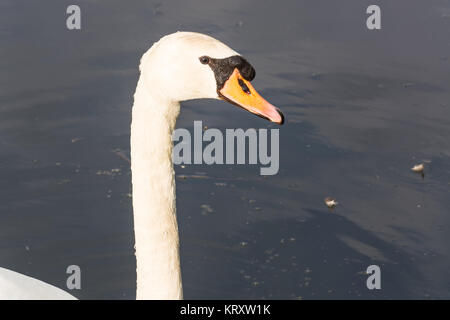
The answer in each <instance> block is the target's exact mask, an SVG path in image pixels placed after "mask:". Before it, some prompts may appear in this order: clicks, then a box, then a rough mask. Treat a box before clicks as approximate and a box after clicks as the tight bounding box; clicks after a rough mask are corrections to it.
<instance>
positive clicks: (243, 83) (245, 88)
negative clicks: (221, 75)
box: [238, 79, 251, 94]
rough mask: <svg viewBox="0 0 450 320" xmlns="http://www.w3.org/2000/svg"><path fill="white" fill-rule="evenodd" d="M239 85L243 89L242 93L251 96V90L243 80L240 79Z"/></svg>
mask: <svg viewBox="0 0 450 320" xmlns="http://www.w3.org/2000/svg"><path fill="white" fill-rule="evenodd" d="M238 83H239V85H240V86H241V88H242V91H244V92H245V93H247V94H251V92H250V89H249V88H248V87H247V85H246V84H245V82H244V81H243V80H242V79H238Z"/></svg>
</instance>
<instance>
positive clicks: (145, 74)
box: [0, 32, 283, 299]
mask: <svg viewBox="0 0 450 320" xmlns="http://www.w3.org/2000/svg"><path fill="white" fill-rule="evenodd" d="M139 69H140V72H141V75H140V78H139V81H138V84H137V87H136V92H135V94H134V105H133V111H132V123H131V170H132V184H133V211H134V230H135V241H136V244H135V249H136V264H137V270H136V272H137V291H136V298H137V299H182V298H183V291H182V282H181V271H180V258H179V240H178V225H177V219H176V207H175V179H174V170H173V165H172V156H171V155H172V132H173V130H174V127H175V123H176V119H177V116H178V114H179V112H180V101H185V100H191V99H200V98H212V99H223V100H226V101H228V102H231V103H232V104H235V105H238V106H239V107H241V108H244V109H246V110H248V111H250V112H252V113H254V114H256V115H258V116H260V117H263V118H266V119H268V120H270V121H273V122H276V123H279V124H282V123H283V115H282V114H281V112H280V111H279V110H278V109H277V108H275V107H274V106H272V105H271V104H269V103H268V102H267V101H266V100H264V99H263V98H262V97H261V96H260V95H259V94H258V93H257V92H256V91H255V89H254V88H253V87H252V85H251V84H250V81H251V80H252V79H253V78H254V76H255V71H254V69H253V67H252V66H251V65H250V64H249V63H248V62H247V61H246V60H245V59H244V58H242V57H241V56H240V55H239V54H238V53H237V52H235V51H233V50H232V49H230V48H229V47H227V46H226V45H224V44H223V43H221V42H220V41H218V40H216V39H214V38H212V37H209V36H206V35H203V34H199V33H192V32H177V33H174V34H171V35H168V36H165V37H163V38H162V39H161V40H159V41H158V42H156V43H155V44H154V45H153V46H152V47H151V48H150V49H149V50H148V51H147V52H146V53H145V54H144V55H143V57H142V59H141V63H140V67H139ZM5 270H6V269H0V298H3V299H5V298H14V299H20V298H27V299H29V298H38V299H39V298H54V299H63V298H73V297H72V296H70V295H69V294H67V293H66V295H64V294H62V293H61V292H63V291H62V290H60V289H57V288H55V287H53V286H50V285H46V284H44V283H43V282H40V281H39V280H35V279H31V278H28V277H26V276H23V275H19V274H16V273H13V272H11V271H8V270H6V271H5ZM26 278H28V279H26ZM44 286H46V287H44ZM21 293H23V295H22V294H21ZM63 293H64V292H63Z"/></svg>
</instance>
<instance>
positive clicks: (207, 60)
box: [200, 56, 209, 64]
mask: <svg viewBox="0 0 450 320" xmlns="http://www.w3.org/2000/svg"><path fill="white" fill-rule="evenodd" d="M200 62H201V63H203V64H208V63H209V57H207V56H203V57H200Z"/></svg>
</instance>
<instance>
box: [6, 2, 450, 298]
mask: <svg viewBox="0 0 450 320" xmlns="http://www.w3.org/2000/svg"><path fill="white" fill-rule="evenodd" d="M72 3H73V1H39V2H38V1H34V2H30V1H18V0H14V1H13V0H4V1H2V2H1V4H0V21H1V22H0V39H1V40H0V41H1V46H0V58H1V59H0V70H1V71H0V74H1V76H0V266H2V267H6V268H9V269H13V270H16V271H18V272H21V273H24V274H27V275H30V276H33V277H36V278H38V279H41V280H44V281H46V282H49V283H51V284H54V285H56V286H58V287H61V288H65V281H66V277H67V275H66V273H65V269H66V267H67V266H68V265H70V264H76V265H79V266H80V267H81V270H82V289H81V290H80V291H76V292H72V293H73V294H74V295H75V296H77V297H78V298H82V299H93V298H100V299H103V298H114V299H123V298H125V299H133V298H134V295H135V293H134V291H135V260H134V249H133V244H134V238H133V224H132V208H131V199H130V197H129V195H128V194H129V192H130V190H131V188H130V169H129V165H128V163H127V162H126V161H124V160H123V159H121V158H120V157H118V156H117V155H116V154H115V153H114V152H113V151H114V150H121V151H122V152H123V153H125V154H128V152H129V142H128V141H129V124H130V108H131V105H132V95H133V93H134V88H135V86H136V81H137V77H138V73H137V64H138V61H139V58H140V56H141V55H142V53H143V52H145V50H146V49H147V48H149V47H150V46H151V45H152V43H153V42H155V41H157V40H158V39H159V38H160V37H161V36H163V35H165V34H169V33H172V32H175V31H177V30H189V31H198V32H202V33H207V34H210V35H212V36H214V37H216V38H218V39H220V40H221V41H223V42H224V43H226V44H228V45H230V46H231V47H232V48H234V49H235V50H237V51H238V52H240V53H241V54H243V55H245V57H246V58H247V59H248V60H249V61H250V62H251V63H252V64H253V65H254V66H255V68H256V70H257V77H256V79H255V81H254V85H255V87H256V88H258V89H259V90H260V92H261V93H262V94H263V96H265V97H266V98H267V99H268V100H269V101H271V102H272V103H273V104H275V105H277V106H278V107H280V108H281V109H282V110H283V111H284V114H285V117H286V119H287V123H286V125H285V126H283V127H281V130H280V171H279V174H278V175H276V176H272V177H269V178H267V179H264V178H262V177H261V176H260V175H259V168H258V167H257V166H245V165H244V166H218V165H216V166H201V165H197V166H195V165H192V166H187V167H186V168H181V167H177V168H176V172H177V175H203V176H206V177H207V178H204V179H198V178H187V179H177V206H178V216H179V226H180V234H181V235H180V236H181V259H182V270H183V282H184V289H185V297H186V298H194V299H195V298H206V299H209V298H219V299H220V298H237V299H241V298H255V299H259V298H276V299H298V298H300V297H301V298H304V299H318V298H320V299H323V298H325V299H347V298H352V299H355V298H356V299H358V298H369V299H376V298H408V299H410V298H413V299H418V298H433V299H435V298H437V299H443V298H447V299H448V298H450V233H449V228H450V202H449V187H450V185H449V184H450V167H449V157H450V92H449V84H450V72H449V71H450V61H449V55H450V37H449V35H450V2H449V1H419V0H415V1H406V0H403V1H370V2H369V1H359V0H358V1H356V0H354V1H339V2H338V1H331V0H329V1H272V2H270V3H269V2H268V3H262V1H237V0H233V1H220V2H215V3H212V2H205V1H171V2H163V3H162V2H155V1H143V0H141V1H133V2H132V3H131V2H126V3H125V2H124V1H118V0H116V1H77V4H79V5H80V7H81V10H82V30H81V31H68V30H67V29H66V27H65V20H66V17H67V16H66V14H65V11H66V8H67V6H68V5H69V4H72ZM373 3H376V4H379V5H380V6H381V10H382V29H381V30H379V31H369V30H368V29H367V28H366V26H365V19H366V17H367V15H366V14H365V10H366V8H367V6H368V5H369V4H373ZM194 120H202V121H203V123H204V125H207V126H208V127H215V128H220V129H225V128H234V127H240V128H252V127H255V128H269V127H275V126H272V125H271V124H270V123H268V122H265V121H264V120H262V119H260V118H257V117H254V116H252V115H250V114H248V113H245V112H243V111H242V110H239V109H237V108H234V107H232V106H230V105H228V104H226V103H223V102H220V101H209V100H202V101H191V102H188V103H185V104H184V105H183V106H182V112H181V116H180V118H179V120H178V124H177V125H178V127H183V128H188V129H192V127H193V121H194ZM423 161H427V162H426V175H425V178H424V179H422V178H421V177H420V175H417V174H414V173H413V172H411V170H410V168H411V167H412V166H413V165H414V164H416V163H420V162H423ZM326 196H333V197H335V198H337V199H338V201H339V203H340V204H339V206H338V207H337V208H336V209H335V210H334V211H333V212H330V211H329V210H328V209H327V208H326V207H325V206H324V203H323V198H324V197H326ZM202 205H208V206H210V207H211V209H212V212H211V213H209V214H206V215H205V214H202V213H203V211H204V210H203V209H202ZM371 264H376V265H379V266H380V268H381V282H382V289H381V290H374V291H370V290H368V289H367V287H366V278H367V275H365V274H364V271H365V270H366V268H367V267H368V266H369V265H371Z"/></svg>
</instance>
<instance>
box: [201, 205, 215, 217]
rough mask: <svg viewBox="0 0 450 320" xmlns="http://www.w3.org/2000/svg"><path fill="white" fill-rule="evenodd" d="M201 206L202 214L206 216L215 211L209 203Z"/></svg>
mask: <svg viewBox="0 0 450 320" xmlns="http://www.w3.org/2000/svg"><path fill="white" fill-rule="evenodd" d="M200 208H201V209H202V215H204V216H206V215H207V214H210V213H212V212H213V209H212V208H211V206H210V205H209V204H202V205H201V206H200Z"/></svg>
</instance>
